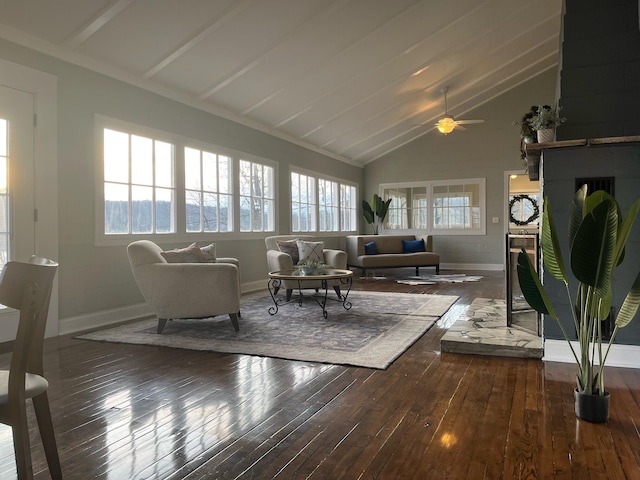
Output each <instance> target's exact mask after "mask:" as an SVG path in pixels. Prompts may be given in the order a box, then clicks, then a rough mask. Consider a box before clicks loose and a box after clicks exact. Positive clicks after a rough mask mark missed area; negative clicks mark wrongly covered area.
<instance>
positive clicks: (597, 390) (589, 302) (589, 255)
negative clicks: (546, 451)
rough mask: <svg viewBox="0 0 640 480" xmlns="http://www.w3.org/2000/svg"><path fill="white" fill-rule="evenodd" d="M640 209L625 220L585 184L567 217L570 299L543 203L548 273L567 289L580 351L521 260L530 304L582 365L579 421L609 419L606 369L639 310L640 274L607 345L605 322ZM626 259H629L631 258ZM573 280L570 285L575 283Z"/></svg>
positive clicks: (520, 274)
mask: <svg viewBox="0 0 640 480" xmlns="http://www.w3.org/2000/svg"><path fill="white" fill-rule="evenodd" d="M639 210H640V200H637V201H636V202H635V203H634V204H633V205H632V206H631V208H630V209H629V212H628V213H627V216H626V217H623V215H622V212H621V211H620V207H619V206H618V203H617V202H616V200H615V198H613V197H612V196H611V195H609V194H607V193H605V192H603V191H601V190H599V191H597V192H594V193H592V194H591V195H587V187H586V185H584V186H583V187H582V188H581V189H580V190H578V191H577V192H576V194H575V196H574V199H573V202H572V204H571V210H570V218H569V235H568V240H569V252H570V255H571V260H570V265H571V273H572V274H573V277H575V280H576V281H577V285H575V284H574V287H576V289H575V295H572V294H571V288H570V285H569V278H568V276H567V274H566V271H565V266H564V265H565V264H564V261H563V259H562V253H561V249H560V243H559V240H558V234H557V231H556V227H555V223H554V220H553V217H552V215H551V210H550V209H549V199H548V198H546V199H545V203H544V208H543V217H542V235H541V247H542V256H543V260H544V265H545V267H546V269H547V271H548V272H549V273H550V274H551V275H552V276H553V277H554V278H556V279H558V280H560V281H561V282H562V283H564V285H565V290H566V294H567V298H568V300H569V305H572V306H573V307H574V308H570V309H569V310H571V314H572V316H573V323H574V326H575V330H576V336H577V342H578V347H577V348H574V346H573V344H572V342H571V339H570V337H569V335H568V334H567V331H566V329H565V327H564V326H563V324H562V322H561V321H560V318H559V316H558V314H557V313H556V310H555V308H554V306H553V304H552V303H551V299H550V297H549V295H548V293H547V289H550V290H551V289H553V288H554V287H553V286H546V285H545V286H543V285H542V284H541V282H540V279H539V277H538V274H537V273H536V270H535V268H534V266H533V264H532V263H531V260H530V259H529V256H528V255H527V254H526V252H524V251H523V252H521V253H520V254H519V255H518V281H519V283H520V288H521V289H522V293H523V295H524V297H525V299H526V300H527V302H528V303H529V305H530V306H531V307H532V308H533V309H535V310H536V311H538V312H540V313H542V314H544V315H548V316H550V317H551V318H553V319H554V320H556V321H557V323H558V325H559V327H560V330H561V331H562V335H563V336H564V338H565V340H566V341H567V342H568V343H569V347H570V348H571V353H572V354H573V357H574V358H575V361H576V363H577V366H578V373H577V388H576V389H575V409H576V415H577V416H578V418H582V419H584V420H587V421H590V422H596V423H597V422H605V421H607V419H608V415H609V393H608V392H607V391H606V390H605V385H604V365H605V362H606V360H607V356H608V354H609V350H610V349H611V345H612V344H613V342H614V340H615V337H616V334H617V333H618V329H620V328H622V327H625V326H626V325H628V324H629V323H630V322H631V320H633V318H634V317H635V315H636V313H637V311H638V307H639V306H640V272H638V274H637V276H636V278H635V280H634V282H633V284H632V285H631V287H630V289H629V292H628V294H627V295H626V297H625V299H624V301H623V303H622V305H621V306H620V309H619V310H618V313H617V316H616V318H615V326H614V329H613V332H612V334H611V337H610V339H609V341H608V342H607V341H604V349H603V332H602V328H603V326H602V323H603V321H604V320H606V319H607V317H608V316H609V315H610V311H611V303H612V291H611V287H612V284H613V271H614V269H615V268H616V267H618V266H619V265H620V264H621V263H622V261H623V260H624V258H625V254H624V252H625V245H626V243H627V239H628V238H629V235H630V233H631V228H632V226H633V223H634V221H635V219H636V216H637V215H638V211H639ZM627 257H628V255H627ZM573 282H574V281H573V279H572V283H573Z"/></svg>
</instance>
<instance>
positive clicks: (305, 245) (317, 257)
mask: <svg viewBox="0 0 640 480" xmlns="http://www.w3.org/2000/svg"><path fill="white" fill-rule="evenodd" d="M297 244H298V256H299V259H298V261H297V262H296V263H297V264H298V265H302V264H303V263H305V262H320V263H324V254H323V252H322V250H323V249H324V242H306V241H304V240H298V241H297Z"/></svg>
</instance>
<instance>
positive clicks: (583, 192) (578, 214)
mask: <svg viewBox="0 0 640 480" xmlns="http://www.w3.org/2000/svg"><path fill="white" fill-rule="evenodd" d="M586 198H587V185H582V187H580V188H579V189H578V191H577V192H576V193H575V195H574V196H573V201H572V202H571V210H570V213H569V247H571V245H573V239H574V238H575V236H576V232H577V231H578V228H580V224H581V223H582V219H583V217H584V215H585V200H586Z"/></svg>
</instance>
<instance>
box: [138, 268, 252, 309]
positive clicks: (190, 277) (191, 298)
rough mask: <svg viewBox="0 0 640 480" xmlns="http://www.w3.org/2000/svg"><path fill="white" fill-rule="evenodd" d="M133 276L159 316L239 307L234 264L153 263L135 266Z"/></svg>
mask: <svg viewBox="0 0 640 480" xmlns="http://www.w3.org/2000/svg"><path fill="white" fill-rule="evenodd" d="M133 275H134V277H135V278H136V281H137V283H138V286H139V287H140V291H141V292H142V295H143V297H144V298H145V300H146V301H147V302H148V303H149V304H151V305H152V306H153V307H154V310H155V311H156V313H157V315H158V316H159V317H161V318H188V317H189V316H192V317H194V318H197V317H202V316H211V315H215V314H223V313H230V312H238V311H239V310H240V288H239V272H238V267H236V266H235V265H233V264H230V263H154V264H147V265H140V266H138V267H135V268H134V269H133Z"/></svg>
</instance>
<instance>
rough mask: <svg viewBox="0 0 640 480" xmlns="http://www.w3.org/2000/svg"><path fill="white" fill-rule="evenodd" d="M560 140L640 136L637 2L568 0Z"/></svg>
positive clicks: (622, 0) (560, 100) (564, 30)
mask: <svg viewBox="0 0 640 480" xmlns="http://www.w3.org/2000/svg"><path fill="white" fill-rule="evenodd" d="M560 61H561V70H560V98H559V105H560V106H561V107H562V110H561V114H562V116H565V117H566V118H567V122H566V123H565V124H563V125H562V126H561V127H560V128H558V130H557V134H556V138H557V139H558V140H572V139H578V138H598V137H619V136H628V135H640V28H639V26H638V0H607V1H605V2H603V1H601V0H599V1H596V0H565V14H564V20H563V27H562V45H561V59H560Z"/></svg>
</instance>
